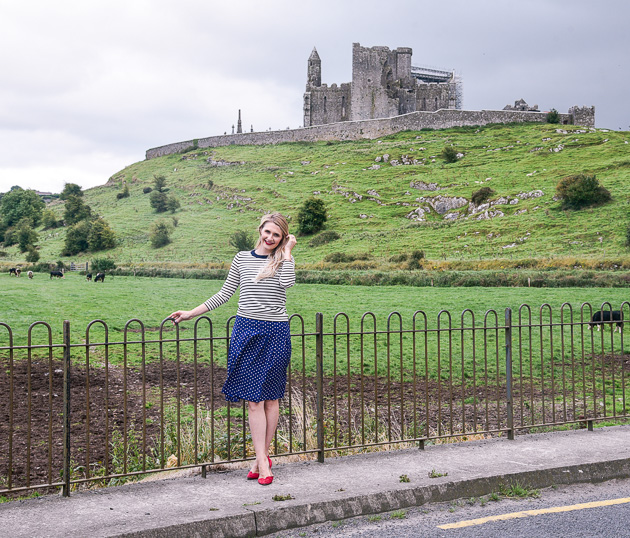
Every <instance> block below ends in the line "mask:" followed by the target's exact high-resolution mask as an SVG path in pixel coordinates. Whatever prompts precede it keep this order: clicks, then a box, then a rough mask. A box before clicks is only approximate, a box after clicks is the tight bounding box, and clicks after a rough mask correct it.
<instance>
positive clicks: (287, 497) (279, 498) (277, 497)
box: [271, 493, 295, 501]
mask: <svg viewBox="0 0 630 538" xmlns="http://www.w3.org/2000/svg"><path fill="white" fill-rule="evenodd" d="M271 499H272V500H274V501H290V500H291V499H295V497H294V496H293V495H291V494H290V493H287V494H286V495H274V496H273V497H272V498H271Z"/></svg>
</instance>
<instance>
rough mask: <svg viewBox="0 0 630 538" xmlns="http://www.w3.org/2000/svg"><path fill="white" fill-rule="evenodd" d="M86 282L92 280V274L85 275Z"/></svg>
mask: <svg viewBox="0 0 630 538" xmlns="http://www.w3.org/2000/svg"><path fill="white" fill-rule="evenodd" d="M85 280H87V281H88V282H89V281H90V280H92V273H88V274H87V275H85Z"/></svg>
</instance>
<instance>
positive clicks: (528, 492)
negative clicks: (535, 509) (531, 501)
mask: <svg viewBox="0 0 630 538" xmlns="http://www.w3.org/2000/svg"><path fill="white" fill-rule="evenodd" d="M499 493H501V495H503V496H504V497H520V498H522V499H525V498H527V497H533V498H538V497H540V490H538V489H529V488H528V487H527V486H521V485H520V484H519V483H518V482H514V483H512V484H510V485H509V486H506V485H505V484H504V485H502V486H501V488H500V489H499Z"/></svg>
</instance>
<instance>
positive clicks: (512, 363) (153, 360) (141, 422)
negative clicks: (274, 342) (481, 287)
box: [0, 302, 630, 495]
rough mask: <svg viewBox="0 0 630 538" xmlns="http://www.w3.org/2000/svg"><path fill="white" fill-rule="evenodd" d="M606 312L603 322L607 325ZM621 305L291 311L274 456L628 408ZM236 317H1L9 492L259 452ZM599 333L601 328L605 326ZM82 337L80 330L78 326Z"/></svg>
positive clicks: (522, 428) (2, 458)
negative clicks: (21, 320) (113, 321)
mask: <svg viewBox="0 0 630 538" xmlns="http://www.w3.org/2000/svg"><path fill="white" fill-rule="evenodd" d="M598 318H599V320H601V322H598ZM623 319H630V303H627V302H624V303H623V304H622V305H621V306H620V307H619V310H614V309H613V307H612V305H610V304H609V303H604V305H602V306H601V307H599V308H593V307H592V306H591V305H589V304H583V305H582V306H581V307H580V308H579V310H577V309H574V308H573V307H572V306H571V305H569V304H564V305H562V306H561V307H560V308H559V309H556V311H554V310H553V309H552V307H551V306H550V305H547V304H545V305H542V306H540V307H538V308H536V309H533V308H531V307H530V306H528V305H522V306H521V307H520V308H519V309H518V311H514V312H513V311H512V310H511V309H506V310H505V311H504V312H503V311H502V312H500V313H499V312H498V311H495V310H489V311H487V312H486V313H485V314H484V315H483V316H477V315H476V314H475V313H474V312H473V311H472V310H470V309H466V310H464V311H463V312H462V313H461V314H459V315H458V316H454V315H452V314H451V313H450V312H448V311H441V312H439V314H438V315H437V316H436V317H435V319H429V317H428V316H427V314H426V313H425V312H422V311H418V312H416V313H415V314H414V315H413V316H412V318H411V319H404V318H403V316H402V315H401V314H399V313H397V312H392V313H391V314H390V315H389V316H388V317H387V319H382V320H378V319H377V316H376V315H375V314H373V313H371V312H368V313H366V314H364V315H363V316H362V317H361V319H350V318H349V316H348V315H346V314H344V313H340V314H337V315H336V316H334V318H332V319H329V320H325V319H324V317H323V316H322V315H321V314H317V315H316V318H315V323H314V326H312V327H311V328H310V329H309V328H307V324H306V322H305V320H304V318H303V317H302V316H300V315H297V314H296V315H293V316H291V318H290V324H291V335H292V345H293V358H292V361H291V365H290V367H289V375H288V384H287V391H286V394H285V398H284V399H282V400H281V404H280V421H279V426H278V430H277V433H276V437H275V439H274V442H273V447H272V451H273V453H274V454H275V455H276V456H291V457H293V458H314V457H317V459H318V460H319V461H320V462H323V461H324V459H325V456H326V455H327V454H331V453H334V454H335V455H343V454H348V453H352V452H356V451H366V450H387V449H392V448H396V447H410V446H418V447H419V448H423V447H424V445H425V443H426V442H433V443H443V442H453V441H460V440H467V439H475V438H483V437H486V436H491V435H506V436H507V437H508V438H513V437H514V435H515V433H518V432H524V433H525V432H535V431H541V430H543V429H547V428H550V427H558V426H563V425H576V424H577V425H579V426H581V427H588V428H589V429H591V428H592V427H593V422H594V421H609V422H612V423H614V422H618V421H625V420H627V419H628V418H629V417H630V412H629V410H628V406H627V404H626V391H627V388H628V386H629V383H630V379H629V376H630V372H629V370H630V355H628V354H626V352H625V349H624V333H623ZM233 322H234V318H230V319H229V320H228V321H227V323H226V325H225V326H224V327H220V328H217V327H215V325H214V324H213V322H212V321H211V320H210V319H209V318H208V317H206V316H202V317H200V318H198V319H197V320H196V321H195V322H194V323H190V324H184V325H183V326H176V327H173V326H172V324H171V323H170V321H169V320H164V321H163V322H162V323H161V324H160V325H159V326H158V327H147V326H145V324H144V323H143V322H142V321H141V320H139V319H132V320H129V321H128V322H127V323H126V324H125V326H124V327H122V328H111V327H109V326H108V324H107V323H105V322H104V321H102V320H94V321H92V322H90V323H89V324H88V325H87V327H86V328H85V330H84V331H81V334H80V338H79V335H78V334H75V335H74V336H75V337H76V339H77V340H80V342H78V343H77V341H76V340H75V341H74V342H73V341H72V339H71V333H70V323H69V322H68V321H64V322H63V332H62V336H61V340H60V341H59V337H58V336H53V334H54V331H53V328H52V327H51V326H50V325H49V324H48V323H44V322H41V321H38V322H35V323H33V324H32V325H31V326H30V327H29V328H28V331H27V334H26V337H25V338H24V336H23V335H21V337H22V340H20V343H16V342H15V340H16V338H15V335H14V333H13V331H12V329H11V327H10V326H9V325H8V324H6V323H0V362H1V363H2V368H1V369H0V390H1V391H2V392H1V393H0V493H2V494H6V493H19V492H26V491H29V490H35V489H39V488H54V487H61V488H63V493H64V494H65V495H69V494H70V491H71V490H72V489H73V488H77V487H80V485H82V484H83V485H84V486H89V485H90V484H99V485H101V484H103V483H105V484H118V483H122V482H124V481H126V480H129V479H130V478H132V477H134V476H138V475H144V474H147V473H154V472H160V471H165V470H172V469H181V468H189V467H201V470H202V475H203V476H205V474H206V471H207V470H208V469H209V468H210V467H211V466H214V465H220V464H226V463H236V462H244V461H247V460H251V459H252V458H253V456H254V452H253V447H252V443H251V438H250V435H249V429H248V424H247V407H246V405H245V402H242V403H240V404H232V403H230V402H226V401H225V399H224V398H223V395H222V393H221V387H222V385H223V383H224V381H225V378H226V360H227V359H226V357H227V351H228V348H229V342H230V332H231V327H232V324H233ZM598 329H601V330H599V331H598ZM73 334H74V333H73Z"/></svg>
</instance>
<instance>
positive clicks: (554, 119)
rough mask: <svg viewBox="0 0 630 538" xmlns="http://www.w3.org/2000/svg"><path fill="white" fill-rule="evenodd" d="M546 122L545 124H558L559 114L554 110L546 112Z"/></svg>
mask: <svg viewBox="0 0 630 538" xmlns="http://www.w3.org/2000/svg"><path fill="white" fill-rule="evenodd" d="M546 121H547V123H560V114H558V111H557V110H556V109H555V108H552V109H551V110H550V111H549V112H547V116H546Z"/></svg>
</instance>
